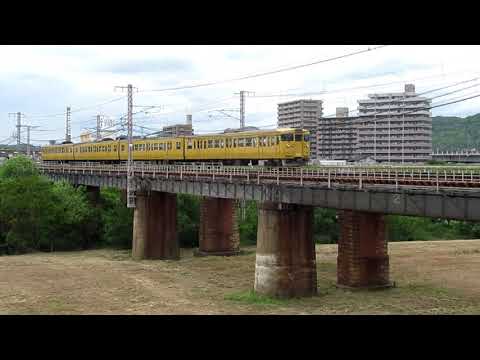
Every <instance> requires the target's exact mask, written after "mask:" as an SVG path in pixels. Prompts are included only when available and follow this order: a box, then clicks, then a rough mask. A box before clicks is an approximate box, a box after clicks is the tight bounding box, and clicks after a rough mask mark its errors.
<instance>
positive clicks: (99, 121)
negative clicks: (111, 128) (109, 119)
mask: <svg viewBox="0 0 480 360" xmlns="http://www.w3.org/2000/svg"><path fill="white" fill-rule="evenodd" d="M101 128H102V121H101V118H100V115H97V136H96V139H97V141H100V140H101V138H102V135H101V133H100V129H101Z"/></svg>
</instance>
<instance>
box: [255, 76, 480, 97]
mask: <svg viewBox="0 0 480 360" xmlns="http://www.w3.org/2000/svg"><path fill="white" fill-rule="evenodd" d="M439 76H440V75H436V76H429V77H424V78H419V79H413V80H412V79H411V80H401V81H392V82H388V83H382V84H373V85H364V86H356V87H351V88H342V89H333V90H325V91H310V92H305V93H299V94H266V95H255V96H250V97H252V98H270V97H291V96H292V97H294V96H308V95H327V94H332V93H338V92H347V91H351V90H360V89H369V88H375V87H381V86H387V85H393V84H399V83H406V82H415V81H419V80H424V79H430V78H436V77H439ZM441 76H443V75H441ZM478 79H480V78H479V77H475V78H473V79H469V80H466V81H461V82H458V83H455V84H452V85H449V86H446V87H441V88H438V89H434V90H428V91H426V92H423V93H420V94H417V95H418V96H420V95H423V94H427V93H430V92H434V91H438V90H442V89H446V88H449V87H454V86H456V85H460V84H464V83H467V82H472V81H475V80H478Z"/></svg>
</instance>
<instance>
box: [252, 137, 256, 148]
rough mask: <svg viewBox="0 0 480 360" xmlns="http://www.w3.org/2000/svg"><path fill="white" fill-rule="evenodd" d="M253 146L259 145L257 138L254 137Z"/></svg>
mask: <svg viewBox="0 0 480 360" xmlns="http://www.w3.org/2000/svg"><path fill="white" fill-rule="evenodd" d="M252 146H253V147H257V138H252Z"/></svg>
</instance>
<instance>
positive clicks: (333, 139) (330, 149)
mask: <svg viewBox="0 0 480 360" xmlns="http://www.w3.org/2000/svg"><path fill="white" fill-rule="evenodd" d="M357 119H358V117H349V116H348V108H345V107H341V108H337V111H336V117H329V118H321V119H320V121H319V125H318V128H317V158H318V159H322V160H324V159H331V160H355V157H356V154H357V131H358V130H357V126H356V124H355V122H356V120H357Z"/></svg>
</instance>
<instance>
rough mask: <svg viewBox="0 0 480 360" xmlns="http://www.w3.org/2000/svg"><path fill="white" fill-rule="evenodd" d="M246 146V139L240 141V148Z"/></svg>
mask: <svg viewBox="0 0 480 360" xmlns="http://www.w3.org/2000/svg"><path fill="white" fill-rule="evenodd" d="M244 146H245V139H238V147H244Z"/></svg>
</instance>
